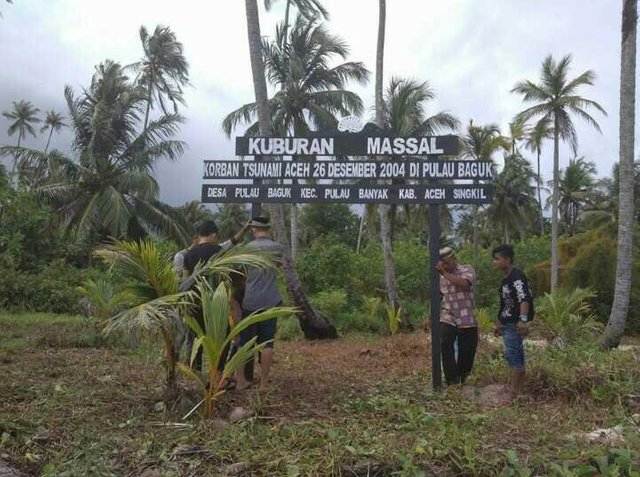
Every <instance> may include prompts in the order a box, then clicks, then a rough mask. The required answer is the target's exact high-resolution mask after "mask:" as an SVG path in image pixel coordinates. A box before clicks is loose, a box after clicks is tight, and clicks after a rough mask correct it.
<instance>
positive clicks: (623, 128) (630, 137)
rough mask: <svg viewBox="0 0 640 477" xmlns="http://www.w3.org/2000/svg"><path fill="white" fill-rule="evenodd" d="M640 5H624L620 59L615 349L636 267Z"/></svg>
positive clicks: (607, 342) (629, 1)
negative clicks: (636, 140)
mask: <svg viewBox="0 0 640 477" xmlns="http://www.w3.org/2000/svg"><path fill="white" fill-rule="evenodd" d="M637 24H638V5H637V2H636V1H635V0H623V3H622V52H621V55H620V64H621V68H620V69H621V71H620V196H619V197H620V199H619V201H618V202H619V209H618V255H617V266H616V287H615V292H614V298H613V306H612V308H611V315H610V316H609V322H608V323H607V327H606V329H605V332H604V335H603V337H602V345H603V346H605V347H606V348H612V347H615V346H617V345H618V344H619V343H620V338H621V337H622V335H623V334H624V329H625V325H626V319H627V313H628V311H629V298H630V292H631V271H632V267H633V216H634V212H635V211H634V204H635V201H634V197H633V195H634V194H633V193H634V190H633V189H634V187H633V186H634V181H633V179H634V162H633V160H634V140H635V95H636V30H637Z"/></svg>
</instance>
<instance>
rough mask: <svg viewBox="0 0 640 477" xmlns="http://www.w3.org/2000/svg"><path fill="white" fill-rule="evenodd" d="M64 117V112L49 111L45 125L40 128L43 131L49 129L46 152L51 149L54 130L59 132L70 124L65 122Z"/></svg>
mask: <svg viewBox="0 0 640 477" xmlns="http://www.w3.org/2000/svg"><path fill="white" fill-rule="evenodd" d="M64 119H65V118H64V116H63V115H62V114H59V113H56V112H55V111H53V110H51V111H47V115H46V116H45V118H44V123H43V126H42V128H40V132H41V133H43V132H45V131H46V130H47V129H48V130H49V137H48V138H47V145H46V146H45V148H44V152H47V151H48V150H49V144H50V143H51V136H53V132H54V131H55V132H59V131H60V130H61V129H62V128H66V127H68V126H69V125H68V124H67V123H65V122H64Z"/></svg>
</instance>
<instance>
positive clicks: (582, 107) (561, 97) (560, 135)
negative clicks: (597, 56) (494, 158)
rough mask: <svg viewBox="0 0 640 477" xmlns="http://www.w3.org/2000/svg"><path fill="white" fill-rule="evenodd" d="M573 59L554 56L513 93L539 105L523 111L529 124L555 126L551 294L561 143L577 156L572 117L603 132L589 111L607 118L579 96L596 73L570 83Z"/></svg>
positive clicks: (554, 281) (554, 278) (554, 284)
mask: <svg viewBox="0 0 640 477" xmlns="http://www.w3.org/2000/svg"><path fill="white" fill-rule="evenodd" d="M570 66H571V56H570V55H567V56H565V57H563V58H562V59H561V60H560V61H556V60H555V59H554V58H553V57H552V56H551V55H549V56H548V57H546V58H545V60H544V61H543V63H542V72H541V78H540V82H539V83H534V82H532V81H528V80H525V81H520V82H519V83H517V84H516V85H515V87H514V88H513V90H512V92H514V93H517V94H519V95H521V96H522V100H523V101H524V102H527V103H530V102H534V103H536V104H535V105H534V106H531V107H530V108H528V109H525V110H524V111H522V112H521V113H520V114H519V115H518V117H520V118H522V119H523V120H525V121H528V120H530V119H537V118H548V119H549V120H551V121H552V124H553V199H552V202H551V207H552V211H551V291H552V292H553V291H555V289H556V288H557V287H558V266H559V259H558V200H559V192H560V190H559V187H558V185H559V182H560V139H562V140H563V141H568V142H569V144H570V145H571V146H572V148H573V150H574V152H575V150H576V149H577V146H578V137H577V134H576V129H575V126H574V124H573V120H572V116H577V117H579V118H581V119H582V120H584V121H585V122H586V123H587V124H589V125H591V126H592V127H593V128H595V129H596V130H597V131H600V126H599V125H598V122H597V121H596V120H595V119H594V118H593V116H591V115H590V114H589V113H588V112H587V111H588V110H589V109H595V110H597V111H600V112H601V113H602V114H603V115H605V116H606V114H607V113H606V111H605V110H604V108H603V107H602V106H600V105H599V104H598V103H597V102H595V101H593V100H590V99H587V98H584V97H582V96H580V95H579V94H578V90H579V89H580V88H581V87H582V86H592V85H593V84H594V80H595V73H594V72H593V71H591V70H588V71H585V72H584V73H582V74H581V75H579V76H578V77H576V78H574V79H571V80H570V79H568V78H567V75H568V74H569V68H570Z"/></svg>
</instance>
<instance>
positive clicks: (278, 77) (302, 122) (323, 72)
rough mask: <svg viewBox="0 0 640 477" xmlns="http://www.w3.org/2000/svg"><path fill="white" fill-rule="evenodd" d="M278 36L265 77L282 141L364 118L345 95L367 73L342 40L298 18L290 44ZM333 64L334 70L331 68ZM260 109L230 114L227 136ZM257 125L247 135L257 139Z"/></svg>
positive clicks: (268, 52)
mask: <svg viewBox="0 0 640 477" xmlns="http://www.w3.org/2000/svg"><path fill="white" fill-rule="evenodd" d="M282 35H283V30H278V33H277V36H276V40H275V41H274V42H272V43H265V44H264V45H263V49H264V58H265V67H266V72H267V77H268V79H269V81H270V83H271V84H273V85H274V86H275V87H276V88H277V89H278V92H277V93H276V94H275V95H274V97H273V98H271V99H270V100H269V107H270V111H271V116H272V124H273V128H274V129H275V132H277V133H278V134H282V135H297V136H304V135H306V134H307V133H308V132H309V131H310V130H311V129H312V127H313V128H315V129H322V128H335V127H336V126H337V124H338V119H337V118H336V116H337V115H342V116H344V115H348V114H360V113H361V112H362V111H363V106H362V101H361V100H360V97H359V96H358V95H357V94H355V93H352V92H350V91H347V90H346V89H345V86H346V84H347V83H348V82H349V81H352V80H354V81H358V82H360V83H364V82H366V81H367V80H368V76H369V72H368V71H367V69H366V68H365V67H364V65H363V64H362V63H359V62H344V63H338V64H335V61H336V60H345V59H346V58H347V56H348V54H349V49H348V47H347V46H346V45H345V43H344V42H343V41H342V40H341V39H340V38H338V37H336V36H334V35H331V34H330V33H329V32H328V31H327V30H326V29H325V28H324V27H323V26H322V25H319V24H318V23H317V22H316V21H315V20H311V21H307V20H305V19H304V17H302V16H298V18H297V19H296V22H295V24H294V26H293V28H292V29H291V31H290V34H289V38H288V41H287V42H285V41H284V40H282V38H281V36H282ZM283 44H286V46H285V47H282V46H281V45H283ZM330 64H331V66H330ZM255 115H256V104H255V103H250V104H247V105H244V106H242V107H240V108H238V109H237V110H235V111H233V112H232V113H230V114H229V115H228V116H227V117H226V118H225V119H224V121H223V123H222V126H223V130H224V132H225V133H226V134H227V136H230V135H231V133H232V131H233V130H234V129H236V128H237V127H238V126H239V125H240V124H242V123H247V122H251V121H254V120H255ZM258 130H259V126H258V123H254V124H252V125H251V126H250V127H249V129H248V130H247V132H246V134H248V135H255V134H257V132H258ZM297 229H298V227H297V208H296V206H295V205H292V208H291V256H292V259H294V260H295V258H296V254H297V245H298V234H297Z"/></svg>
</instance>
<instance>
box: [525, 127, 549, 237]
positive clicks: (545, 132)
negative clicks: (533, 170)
mask: <svg viewBox="0 0 640 477" xmlns="http://www.w3.org/2000/svg"><path fill="white" fill-rule="evenodd" d="M528 132H529V134H528V135H527V138H526V147H527V149H528V150H530V151H532V152H535V153H536V157H537V165H538V169H537V171H538V178H537V182H538V187H537V188H538V207H539V212H540V235H544V216H543V214H542V192H541V191H542V172H541V169H540V156H541V155H542V144H543V143H544V141H546V140H547V139H551V138H552V137H553V128H552V127H551V119H550V118H542V119H540V120H539V121H538V122H537V123H536V124H535V126H533V127H532V128H530V129H529V131H528Z"/></svg>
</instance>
